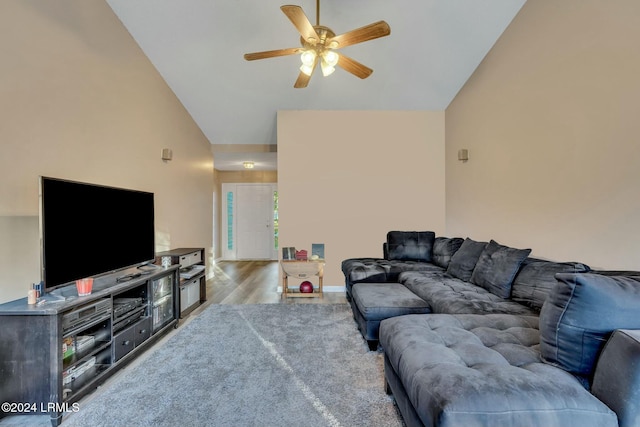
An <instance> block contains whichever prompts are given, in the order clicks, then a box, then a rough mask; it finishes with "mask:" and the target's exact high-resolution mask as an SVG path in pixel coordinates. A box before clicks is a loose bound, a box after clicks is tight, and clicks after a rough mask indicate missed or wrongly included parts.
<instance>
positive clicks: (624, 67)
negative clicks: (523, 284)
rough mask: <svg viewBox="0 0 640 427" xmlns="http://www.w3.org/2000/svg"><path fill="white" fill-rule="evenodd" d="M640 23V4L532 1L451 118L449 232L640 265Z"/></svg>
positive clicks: (596, 262) (558, 255) (555, 255)
mask: <svg viewBox="0 0 640 427" xmlns="http://www.w3.org/2000/svg"><path fill="white" fill-rule="evenodd" d="M638 16H640V2H638V1H634V0H617V1H615V2H603V1H600V0H563V1H557V0H535V1H529V2H527V3H526V4H525V5H524V7H523V8H522V10H521V11H520V13H519V14H518V16H517V17H516V18H515V20H514V21H513V22H512V24H511V25H510V26H509V27H508V29H507V30H506V31H505V33H504V34H503V35H502V37H501V38H500V40H499V41H498V43H497V44H496V45H495V46H494V48H493V49H492V50H491V52H490V53H489V55H488V56H487V57H486V58H485V60H484V61H483V62H482V64H481V65H480V66H479V67H478V69H477V70H476V72H475V73H474V74H473V76H472V77H471V79H470V80H469V81H468V82H467V84H466V85H465V86H464V88H463V89H462V90H461V91H460V93H459V94H458V96H457V97H456V99H455V100H454V101H453V102H452V103H451V105H450V106H449V108H448V109H447V111H446V135H447V136H446V145H447V150H446V159H447V160H446V169H447V172H446V180H447V195H446V205H447V233H448V234H450V235H461V236H466V235H469V236H471V237H474V238H478V239H490V238H494V239H497V240H498V241H501V242H504V243H505V244H510V245H514V246H519V247H530V248H532V249H533V255H537V256H542V257H547V258H552V259H557V260H578V261H583V262H586V263H588V264H590V265H591V266H592V267H597V268H609V269H638V268H640V239H638V238H637V231H638V230H639V229H640V197H638V184H639V183H640V167H638V165H639V164H640V143H638V135H640V120H639V117H640V79H639V78H638V76H640V43H638V40H640V25H638ZM460 148H467V149H469V158H470V159H469V161H468V162H467V163H461V162H459V161H457V160H456V153H457V150H458V149H460Z"/></svg>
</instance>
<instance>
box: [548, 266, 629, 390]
mask: <svg viewBox="0 0 640 427" xmlns="http://www.w3.org/2000/svg"><path fill="white" fill-rule="evenodd" d="M556 278H557V279H558V284H557V285H556V286H555V287H554V288H553V289H552V290H551V293H550V294H549V297H548V298H547V301H546V302H545V303H544V305H543V306H542V310H541V311H540V354H541V356H542V360H543V361H544V362H546V363H549V364H551V365H554V366H558V367H560V368H562V369H564V370H565V371H568V372H571V373H573V374H576V375H583V376H585V377H586V378H588V379H590V378H592V374H593V370H594V366H595V363H596V361H597V359H598V356H599V355H600V352H601V351H602V348H603V347H604V344H605V343H606V342H607V340H608V339H609V337H610V335H611V334H612V333H613V331H614V330H616V329H640V316H638V307H640V277H638V276H635V277H634V276H606V275H601V274H596V273H575V274H574V273H559V274H557V275H556Z"/></svg>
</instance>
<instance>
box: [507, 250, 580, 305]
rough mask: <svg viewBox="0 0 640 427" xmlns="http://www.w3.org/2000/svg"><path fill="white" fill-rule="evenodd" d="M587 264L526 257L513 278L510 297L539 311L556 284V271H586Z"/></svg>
mask: <svg viewBox="0 0 640 427" xmlns="http://www.w3.org/2000/svg"><path fill="white" fill-rule="evenodd" d="M589 270H590V268H589V266H588V265H585V264H582V263H579V262H553V261H545V260H541V259H534V258H527V259H526V260H525V261H524V262H523V263H522V266H521V267H520V272H518V274H517V275H516V278H515V279H513V286H512V287H511V298H512V299H513V300H514V301H517V302H519V303H521V304H524V305H528V306H529V307H532V308H535V309H536V310H538V311H540V309H541V308H542V304H544V302H545V301H546V300H547V296H548V295H549V292H551V289H552V288H553V287H555V286H556V283H558V282H557V281H556V274H557V273H587V272H588V271H589Z"/></svg>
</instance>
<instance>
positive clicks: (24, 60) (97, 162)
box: [0, 0, 214, 302]
mask: <svg viewBox="0 0 640 427" xmlns="http://www.w3.org/2000/svg"><path fill="white" fill-rule="evenodd" d="M0 28H2V34H3V36H2V37H1V38H0V52H2V66H1V67H0V117H2V119H1V124H0V141H2V155H1V156H0V180H1V181H2V186H0V218H1V220H0V233H2V234H1V235H0V255H1V254H10V256H9V257H4V256H2V257H0V302H4V301H9V300H12V299H15V298H21V297H24V296H26V292H27V289H28V287H29V286H30V284H31V283H32V282H37V281H38V280H39V279H40V273H39V265H40V261H39V249H38V239H37V236H38V225H37V224H38V222H37V216H38V176H39V175H46V176H52V177H59V178H66V179H71V180H77V181H85V182H91V183H97V184H104V185H111V186H116V187H124V188H132V189H137V190H143V191H151V192H153V193H154V194H155V203H156V205H155V208H156V231H157V242H156V243H157V245H156V246H157V249H158V250H165V249H168V248H169V247H171V248H175V247H180V246H186V247H205V248H207V252H210V248H211V246H212V217H213V213H212V212H213V191H214V189H213V160H212V154H211V149H210V144H209V142H208V141H207V139H206V138H205V137H204V135H203V134H202V132H201V131H200V129H199V128H198V127H197V126H196V125H195V123H194V122H193V120H192V119H191V117H190V115H189V114H188V113H187V112H186V110H185V109H184V107H183V106H182V104H181V103H180V102H179V101H178V100H177V98H176V97H175V95H174V94H173V92H172V91H171V90H170V89H169V88H168V87H167V85H166V84H165V82H164V80H163V79H162V78H161V77H160V75H159V74H158V73H157V72H156V70H155V68H154V67H153V66H152V64H151V63H150V62H149V60H148V59H147V58H146V56H145V55H144V54H143V53H142V51H141V50H140V49H139V47H138V45H137V44H136V43H135V41H134V40H133V39H132V37H131V36H130V35H129V33H128V32H127V31H126V29H125V28H124V27H123V26H122V24H121V23H120V21H119V20H118V18H117V17H116V16H115V15H114V14H113V12H112V10H111V8H110V7H109V6H108V5H107V4H106V2H103V1H86V2H85V1H75V0H56V1H55V2H51V1H48V0H33V1H22V0H3V1H2V2H0ZM163 148H171V149H172V150H173V159H174V160H172V161H171V162H163V161H162V160H161V157H160V154H161V150H162V149H163ZM16 242H17V243H16ZM88 243H90V242H88ZM89 250H90V249H89Z"/></svg>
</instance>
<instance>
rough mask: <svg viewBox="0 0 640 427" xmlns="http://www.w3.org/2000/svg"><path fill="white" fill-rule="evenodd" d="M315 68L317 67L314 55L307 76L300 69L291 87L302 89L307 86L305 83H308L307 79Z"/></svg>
mask: <svg viewBox="0 0 640 427" xmlns="http://www.w3.org/2000/svg"><path fill="white" fill-rule="evenodd" d="M316 68H318V57H316V60H315V61H313V68H311V74H310V75H308V76H307V75H306V74H305V73H303V72H302V71H300V74H298V79H297V80H296V82H295V84H294V85H293V87H295V88H296V89H302V88H305V87H307V85H308V84H309V80H311V76H313V72H314V71H315V70H316Z"/></svg>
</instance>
